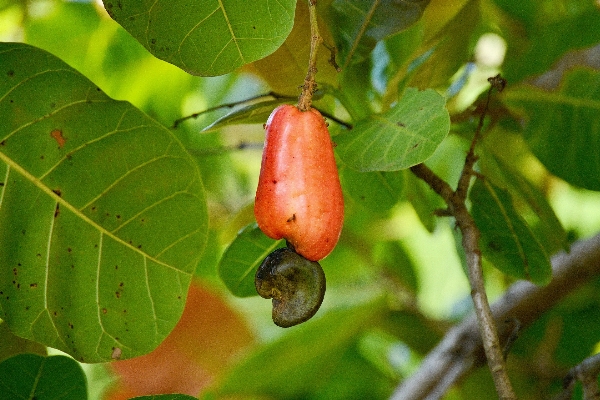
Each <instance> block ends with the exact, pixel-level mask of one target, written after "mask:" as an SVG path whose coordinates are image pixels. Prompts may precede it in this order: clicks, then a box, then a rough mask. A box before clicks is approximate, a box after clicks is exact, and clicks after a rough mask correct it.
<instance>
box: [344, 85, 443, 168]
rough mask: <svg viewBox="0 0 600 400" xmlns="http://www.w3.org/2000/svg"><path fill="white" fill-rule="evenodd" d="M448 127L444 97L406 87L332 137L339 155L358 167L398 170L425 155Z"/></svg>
mask: <svg viewBox="0 0 600 400" xmlns="http://www.w3.org/2000/svg"><path fill="white" fill-rule="evenodd" d="M449 130H450V117H449V115H448V111H447V110H446V107H445V100H444V98H443V97H442V96H441V95H439V94H438V93H437V92H436V91H434V90H431V89H428V90H424V91H419V90H417V89H414V88H409V89H407V91H406V92H405V93H404V95H403V96H402V98H401V99H400V101H399V102H398V104H397V105H396V106H395V107H393V108H392V109H391V110H389V111H388V112H386V113H384V114H380V115H372V116H370V117H368V118H367V119H364V120H361V121H359V122H358V123H357V124H356V125H355V127H354V129H352V131H350V132H348V133H345V134H343V135H338V136H336V138H335V141H336V143H337V145H338V146H337V151H338V153H339V155H340V157H341V159H342V160H343V161H344V162H345V163H346V164H347V165H348V166H350V167H351V168H354V169H356V170H358V171H362V172H366V171H397V170H400V169H405V168H409V167H411V166H413V165H415V164H419V163H421V162H423V161H425V160H426V159H428V158H429V157H430V156H431V155H432V154H433V152H434V151H435V149H437V147H438V146H439V144H440V143H441V142H442V140H444V138H445V137H446V135H447V134H448V131H449Z"/></svg>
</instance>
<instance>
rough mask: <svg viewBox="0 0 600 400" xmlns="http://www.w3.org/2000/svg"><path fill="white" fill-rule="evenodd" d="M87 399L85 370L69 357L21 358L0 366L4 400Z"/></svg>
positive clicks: (0, 396) (38, 356)
mask: <svg viewBox="0 0 600 400" xmlns="http://www.w3.org/2000/svg"><path fill="white" fill-rule="evenodd" d="M18 399H23V400H25V399H44V400H54V399H56V400H59V399H60V400H82V399H87V384H86V380H85V375H84V373H83V370H82V369H81V367H80V366H79V364H77V362H76V361H75V360H73V359H72V358H69V357H65V356H51V357H44V356H40V355H37V354H19V355H17V356H14V357H11V358H9V359H6V360H4V361H3V362H2V363H0V400H18Z"/></svg>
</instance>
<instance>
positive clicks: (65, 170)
mask: <svg viewBox="0 0 600 400" xmlns="http://www.w3.org/2000/svg"><path fill="white" fill-rule="evenodd" d="M0 74H2V76H4V77H5V78H4V79H3V80H0V120H2V121H3V123H2V124H1V125H0V265H3V266H4V268H5V271H6V273H4V274H0V312H1V314H0V317H1V318H2V319H3V320H4V321H5V322H6V323H7V324H8V325H9V327H10V329H11V330H12V331H13V332H14V333H15V334H17V335H19V336H21V337H24V338H27V339H30V340H34V341H37V342H40V343H43V344H45V345H47V346H50V347H55V348H58V349H60V350H63V351H65V352H67V353H69V354H71V355H72V356H74V357H75V358H76V359H78V360H82V361H85V362H99V361H108V360H112V359H116V358H129V357H133V356H136V355H141V354H144V353H147V352H148V351H150V350H152V349H154V348H155V347H156V346H157V345H158V344H159V343H160V342H161V341H162V340H163V339H164V338H165V336H166V335H167V334H168V333H169V332H170V331H171V329H172V328H173V327H174V326H175V324H176V322H177V320H178V319H179V316H180V315H181V312H182V311H183V307H184V304H185V296H186V293H187V288H188V285H189V282H190V279H191V275H192V273H193V271H194V269H195V267H196V263H197V261H198V259H199V257H200V255H201V253H202V249H203V247H204V243H205V241H206V232H207V225H208V217H207V210H206V201H205V197H204V189H203V187H202V182H201V178H200V174H199V171H198V168H197V166H196V164H195V162H194V161H193V160H192V159H191V157H190V156H189V155H188V153H187V152H186V151H185V149H184V148H183V147H182V145H181V143H180V142H179V141H178V140H177V138H176V137H175V136H174V135H173V134H172V133H171V132H170V131H169V130H167V129H166V128H164V127H163V126H161V125H159V124H158V123H157V122H155V121H154V120H152V119H151V118H149V117H148V116H146V115H144V114H143V113H142V112H140V111H138V110H137V109H135V108H134V107H133V106H132V105H131V104H129V103H127V102H123V101H115V100H112V99H110V98H109V97H107V96H106V95H105V94H104V93H103V92H102V91H101V90H100V89H99V88H98V87H96V86H95V85H94V84H92V83H91V82H90V81H89V80H87V79H86V78H85V77H83V76H82V75H80V74H79V73H78V72H76V71H75V70H73V69H71V68H70V67H69V66H68V65H66V64H65V63H64V62H62V61H61V60H59V59H57V58H55V57H54V56H52V55H50V54H48V53H46V52H44V51H42V50H39V49H36V48H34V47H31V46H28V45H23V44H15V43H3V44H0Z"/></svg>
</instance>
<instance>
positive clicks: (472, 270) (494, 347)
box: [411, 75, 517, 400]
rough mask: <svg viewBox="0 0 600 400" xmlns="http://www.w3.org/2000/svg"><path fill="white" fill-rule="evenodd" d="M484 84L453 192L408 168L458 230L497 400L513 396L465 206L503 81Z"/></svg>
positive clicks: (425, 171) (422, 169)
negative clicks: (483, 96) (481, 142)
mask: <svg viewBox="0 0 600 400" xmlns="http://www.w3.org/2000/svg"><path fill="white" fill-rule="evenodd" d="M488 81H489V82H490V84H491V87H490V90H489V91H488V94H487V100H486V104H485V108H484V110H483V112H482V114H481V116H480V119H479V124H478V126H477V129H476V131H475V135H474V137H473V140H472V141H471V146H470V148H469V152H468V153H467V157H466V159H465V164H464V167H463V170H462V173H461V176H460V179H459V181H458V186H457V189H456V190H452V188H451V187H450V185H448V183H446V182H445V181H444V180H442V179H441V178H440V177H438V176H437V175H436V174H435V173H434V172H433V171H431V170H430V169H429V168H428V167H427V166H425V164H419V165H415V166H414V167H412V168H411V171H412V172H413V173H414V174H415V175H416V176H417V177H419V178H421V179H423V180H424V181H425V182H426V183H428V184H429V186H430V187H431V188H432V189H433V190H434V191H435V192H436V193H437V194H438V195H440V197H442V199H443V200H444V201H445V202H446V204H447V205H448V213H449V214H450V215H452V216H453V217H454V218H455V220H456V224H457V226H458V228H459V229H460V232H461V234H462V246H463V248H464V250H465V256H466V262H467V272H468V274H467V275H468V278H469V284H470V286H471V298H472V299H473V305H474V307H475V315H476V316H477V322H478V325H479V333H480V335H481V337H482V339H483V348H484V350H485V355H486V357H487V361H488V366H489V368H490V371H491V373H492V378H493V380H494V384H495V386H496V392H497V393H498V396H499V397H500V399H502V400H512V399H516V398H517V397H516V395H515V393H514V391H513V388H512V385H511V383H510V380H509V378H508V373H507V371H506V363H505V360H504V353H505V350H504V349H503V348H502V347H501V346H500V341H499V339H498V333H497V329H496V322H495V321H494V318H493V316H492V312H491V309H490V304H489V301H488V298H487V293H486V291H485V286H484V280H483V271H482V266H481V251H480V249H479V236H480V232H479V229H478V228H477V225H476V224H475V221H474V220H473V217H472V216H471V214H470V213H469V210H468V209H467V206H466V204H465V200H466V198H467V192H468V189H469V185H470V182H471V178H472V177H473V176H475V175H476V172H475V171H474V170H473V166H474V165H475V162H476V161H477V156H476V155H475V145H476V144H477V142H478V141H479V138H480V137H481V130H482V129H483V123H484V119H485V115H486V112H487V108H488V106H489V103H490V98H491V94H492V91H493V90H494V89H496V90H498V91H502V90H503V89H504V86H505V85H506V81H505V80H504V79H503V78H502V77H501V76H500V75H497V76H495V77H493V78H489V79H488Z"/></svg>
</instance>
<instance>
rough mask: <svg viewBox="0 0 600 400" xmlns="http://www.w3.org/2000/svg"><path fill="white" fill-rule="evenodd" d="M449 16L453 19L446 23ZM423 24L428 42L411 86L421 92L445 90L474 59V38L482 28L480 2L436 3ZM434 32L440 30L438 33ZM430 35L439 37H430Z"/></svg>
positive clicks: (417, 64)
mask: <svg viewBox="0 0 600 400" xmlns="http://www.w3.org/2000/svg"><path fill="white" fill-rule="evenodd" d="M450 3H454V4H452V5H451V4H450ZM461 3H464V4H461ZM457 10H459V11H458V12H457ZM452 13H456V14H455V15H452ZM448 16H451V17H452V18H451V19H450V20H446V18H448ZM423 23H424V28H423V30H424V35H425V41H424V43H423V45H422V47H421V49H420V54H419V59H416V60H415V61H414V66H415V67H417V68H416V70H415V71H414V73H413V76H411V77H410V80H409V83H408V84H409V85H411V86H416V87H419V88H429V87H445V86H446V85H447V84H448V81H449V79H450V78H451V77H452V76H453V75H454V74H455V73H456V71H458V70H459V69H460V67H461V66H462V65H464V64H465V63H466V62H468V61H470V59H471V57H472V54H471V50H470V46H471V45H472V41H473V34H474V32H475V31H476V30H477V28H478V27H479V26H480V24H481V4H480V1H479V0H469V1H464V0H459V1H457V0H452V1H436V2H433V3H432V4H431V6H430V7H428V8H427V10H426V12H425V15H424V18H423ZM440 24H444V25H443V26H440ZM433 28H438V29H439V30H438V31H437V32H436V31H435V29H433ZM430 32H436V33H435V34H434V35H433V36H432V37H430V35H431V33H430Z"/></svg>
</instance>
